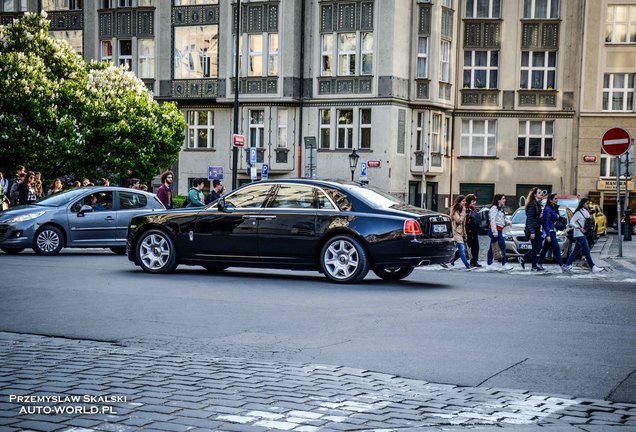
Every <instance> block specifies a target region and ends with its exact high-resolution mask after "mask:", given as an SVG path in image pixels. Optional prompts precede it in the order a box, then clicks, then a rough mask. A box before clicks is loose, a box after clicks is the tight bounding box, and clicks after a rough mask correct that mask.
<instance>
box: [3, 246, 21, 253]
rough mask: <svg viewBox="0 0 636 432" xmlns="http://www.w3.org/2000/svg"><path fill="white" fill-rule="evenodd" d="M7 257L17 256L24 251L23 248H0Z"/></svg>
mask: <svg viewBox="0 0 636 432" xmlns="http://www.w3.org/2000/svg"><path fill="white" fill-rule="evenodd" d="M0 250H2V251H4V253H6V254H7V255H17V254H19V253H20V252H22V251H23V250H24V248H4V247H3V248H0Z"/></svg>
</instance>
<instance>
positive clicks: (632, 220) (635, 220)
mask: <svg viewBox="0 0 636 432" xmlns="http://www.w3.org/2000/svg"><path fill="white" fill-rule="evenodd" d="M629 225H630V226H631V229H632V234H634V235H636V214H634V211H632V213H631V214H630V215H629ZM612 228H614V229H615V230H618V218H616V219H614V223H613V224H612ZM621 232H625V215H623V216H621Z"/></svg>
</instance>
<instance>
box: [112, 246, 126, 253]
mask: <svg viewBox="0 0 636 432" xmlns="http://www.w3.org/2000/svg"><path fill="white" fill-rule="evenodd" d="M109 249H110V250H111V251H113V253H115V254H117V255H126V248H125V247H112V248H109Z"/></svg>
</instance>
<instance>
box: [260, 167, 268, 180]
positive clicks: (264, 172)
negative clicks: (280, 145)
mask: <svg viewBox="0 0 636 432" xmlns="http://www.w3.org/2000/svg"><path fill="white" fill-rule="evenodd" d="M268 178H269V165H268V164H263V167H262V168H261V180H267V179H268Z"/></svg>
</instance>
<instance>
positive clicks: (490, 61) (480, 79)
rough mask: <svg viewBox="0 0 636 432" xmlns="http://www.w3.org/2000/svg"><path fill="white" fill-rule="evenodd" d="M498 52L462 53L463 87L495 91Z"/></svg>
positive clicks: (497, 76) (497, 73)
mask: <svg viewBox="0 0 636 432" xmlns="http://www.w3.org/2000/svg"><path fill="white" fill-rule="evenodd" d="M498 78H499V51H464V87H465V88H466V87H468V88H486V89H496V88H497V85H498Z"/></svg>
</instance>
